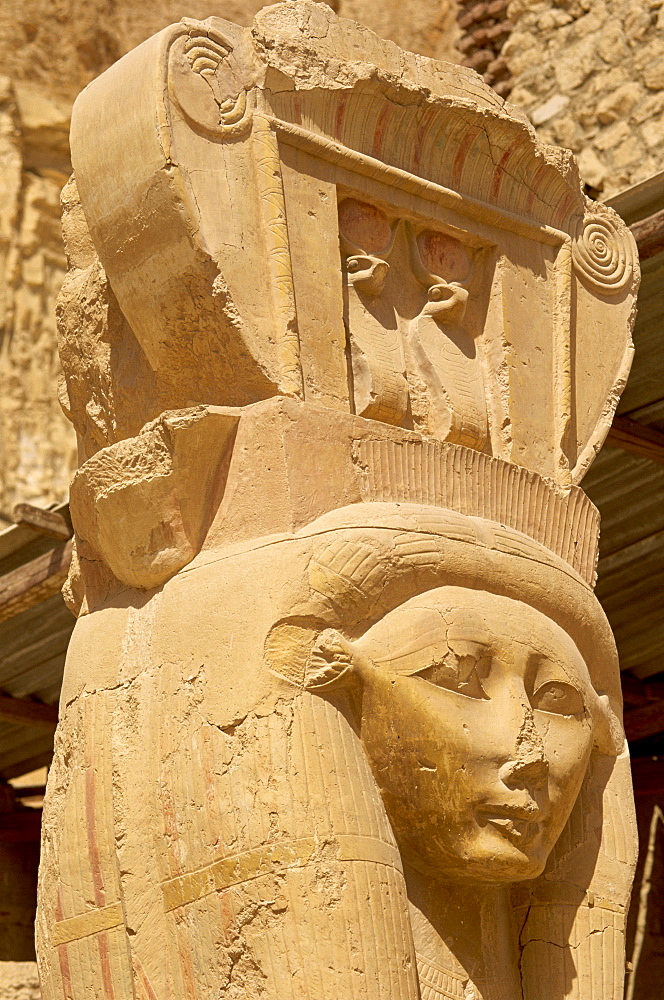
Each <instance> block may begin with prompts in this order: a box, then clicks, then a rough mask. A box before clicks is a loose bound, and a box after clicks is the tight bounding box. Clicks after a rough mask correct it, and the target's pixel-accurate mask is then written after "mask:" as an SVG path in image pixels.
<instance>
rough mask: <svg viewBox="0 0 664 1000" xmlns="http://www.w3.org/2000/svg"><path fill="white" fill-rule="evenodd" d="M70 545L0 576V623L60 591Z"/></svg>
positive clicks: (69, 556) (67, 564) (64, 576)
mask: <svg viewBox="0 0 664 1000" xmlns="http://www.w3.org/2000/svg"><path fill="white" fill-rule="evenodd" d="M71 549H72V543H71V541H68V542H63V543H62V544H61V545H56V546H55V548H53V549H51V550H50V552H45V553H44V554H43V555H41V556H37V558H36V559H31V560H30V562H27V563H24V564H23V566H17V568H16V569H14V570H12V571H11V573H5V575H4V576H0V622H4V621H6V620H7V619H8V618H13V617H14V615H18V614H19V613H20V612H21V611H26V610H27V609H28V608H31V607H33V605H35V604H39V603H40V602H41V601H45V600H46V598H47V597H52V596H53V594H57V592H58V591H59V590H60V589H61V587H62V584H63V583H64V582H65V580H66V578H67V571H68V569H69V563H70V562H71Z"/></svg>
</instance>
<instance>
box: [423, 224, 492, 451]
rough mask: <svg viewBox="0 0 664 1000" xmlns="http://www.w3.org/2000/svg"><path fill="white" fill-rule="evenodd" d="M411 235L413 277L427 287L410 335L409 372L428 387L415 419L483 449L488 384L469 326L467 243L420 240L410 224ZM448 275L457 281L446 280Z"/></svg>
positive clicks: (433, 236) (435, 236) (434, 235)
mask: <svg viewBox="0 0 664 1000" xmlns="http://www.w3.org/2000/svg"><path fill="white" fill-rule="evenodd" d="M408 236H409V246H410V251H411V264H412V268H413V274H414V275H415V277H416V278H417V280H418V281H419V282H420V284H421V285H422V286H423V287H424V288H426V289H427V301H426V303H425V304H424V306H423V307H422V311H421V312H420V314H419V316H416V317H415V319H413V320H412V321H411V322H410V324H409V325H408V332H407V335H406V340H407V355H408V366H409V369H411V370H412V371H413V372H416V373H417V375H418V376H419V378H420V379H421V380H422V382H423V383H424V385H425V386H426V391H425V392H423V393H420V394H419V399H418V400H417V403H416V402H415V399H414V398H413V399H412V401H411V403H412V409H413V418H414V420H416V421H422V422H423V423H424V425H425V428H426V431H427V432H428V433H429V434H431V435H433V436H434V437H437V438H441V439H442V440H444V441H454V442H456V443H457V444H464V445H466V446H467V447H469V448H475V449H477V450H478V451H482V450H483V449H484V447H485V446H486V442H487V437H488V417H487V408H486V396H485V387H484V380H483V378H482V369H481V367H480V360H479V357H478V354H477V348H476V344H475V340H474V338H473V336H472V334H471V333H470V331H469V330H468V328H467V326H464V317H465V315H466V306H467V304H468V288H467V285H468V282H469V281H470V279H471V277H472V265H471V262H470V260H469V258H468V255H467V251H466V250H465V248H464V247H463V246H462V244H461V243H459V242H458V241H457V240H454V239H452V238H451V237H449V236H446V235H445V234H443V233H438V232H434V231H424V232H423V233H420V234H419V236H416V234H415V233H414V231H413V229H412V228H411V227H410V226H408ZM423 257H424V261H423V259H422V258H423ZM425 261H426V263H428V264H433V265H434V267H435V268H436V271H437V272H438V273H434V271H433V269H432V270H429V268H428V267H426V266H425ZM443 271H446V272H447V273H448V274H449V275H450V277H452V278H453V279H454V278H455V279H456V280H449V281H448V280H446V279H445V278H442V277H441V276H440V272H443Z"/></svg>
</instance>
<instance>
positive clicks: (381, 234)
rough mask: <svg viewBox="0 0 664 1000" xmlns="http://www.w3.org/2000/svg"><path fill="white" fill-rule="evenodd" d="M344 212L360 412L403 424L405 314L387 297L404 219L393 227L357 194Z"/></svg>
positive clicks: (347, 308)
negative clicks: (401, 322) (402, 324)
mask: <svg viewBox="0 0 664 1000" xmlns="http://www.w3.org/2000/svg"><path fill="white" fill-rule="evenodd" d="M339 215H340V233H341V245H342V251H343V256H344V258H345V272H346V278H347V281H346V287H345V289H344V312H345V316H344V322H345V324H346V330H347V331H348V339H349V346H350V354H351V368H352V379H353V396H354V400H355V412H356V413H357V414H359V415H360V416H362V417H368V418H370V419H372V420H382V421H383V422H384V423H388V424H396V425H397V426H399V425H401V424H402V423H403V420H404V418H405V416H406V413H407V410H408V382H407V380H406V374H405V359H404V353H403V342H402V335H401V330H400V328H399V317H398V314H397V312H396V310H395V308H394V306H393V305H392V303H391V302H390V301H389V298H388V297H386V296H383V291H384V288H385V282H386V279H387V275H388V273H389V270H390V265H389V263H388V260H387V258H388V257H389V256H390V254H391V253H392V250H393V248H394V242H395V239H396V234H397V228H398V226H399V223H398V222H396V223H394V224H393V225H392V226H390V223H389V222H388V220H387V217H386V216H385V215H384V213H383V212H381V211H380V209H377V208H375V207H374V206H373V205H368V204H365V203H363V202H358V201H355V200H354V199H352V198H348V199H346V200H345V201H344V202H342V203H341V205H340V210H339Z"/></svg>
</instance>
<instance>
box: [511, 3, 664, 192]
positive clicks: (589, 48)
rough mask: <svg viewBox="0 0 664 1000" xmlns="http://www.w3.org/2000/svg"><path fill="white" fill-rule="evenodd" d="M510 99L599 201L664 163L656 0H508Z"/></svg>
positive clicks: (660, 10) (663, 42) (663, 14)
mask: <svg viewBox="0 0 664 1000" xmlns="http://www.w3.org/2000/svg"><path fill="white" fill-rule="evenodd" d="M508 15H509V20H510V22H511V23H512V24H513V26H514V28H513V31H512V33H511V35H510V37H509V38H508V39H507V41H506V42H505V44H504V46H503V49H502V53H501V54H502V56H503V58H504V59H505V60H506V62H507V64H508V67H509V70H510V73H511V76H512V78H513V90H512V93H511V96H510V100H511V101H512V102H513V103H514V104H518V105H520V106H521V107H523V108H524V109H525V110H526V112H527V113H528V115H529V116H530V118H531V120H532V122H533V124H534V125H535V127H536V128H537V130H538V132H539V134H540V136H541V137H542V138H543V139H545V140H546V141H547V142H553V143H558V144H559V145H562V146H567V147H569V148H570V149H572V150H573V151H574V152H575V153H576V154H577V155H578V157H579V164H580V167H581V173H582V176H583V178H584V180H585V181H586V183H587V184H588V186H589V188H590V193H591V194H595V195H598V196H600V197H602V198H605V197H607V196H608V195H610V194H612V193H615V192H616V191H619V190H621V189H623V188H625V187H627V186H629V185H630V184H635V183H637V182H638V181H641V180H643V179H645V178H646V177H648V176H650V175H651V174H654V173H656V172H657V171H659V170H661V169H662V168H663V167H664V115H663V112H664V0H555V2H554V0H512V2H511V4H510V6H509V9H508Z"/></svg>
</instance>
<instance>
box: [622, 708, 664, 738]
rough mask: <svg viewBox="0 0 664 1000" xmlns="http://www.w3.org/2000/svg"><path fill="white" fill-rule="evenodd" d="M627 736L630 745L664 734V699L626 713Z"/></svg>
mask: <svg viewBox="0 0 664 1000" xmlns="http://www.w3.org/2000/svg"><path fill="white" fill-rule="evenodd" d="M624 721H625V735H626V736H627V739H628V740H629V742H630V743H632V742H633V741H634V740H643V739H645V738H646V736H656V735H657V733H661V732H664V699H663V700H660V701H651V702H650V703H649V704H648V705H641V707H640V708H632V709H630V711H629V712H625V720H624Z"/></svg>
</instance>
